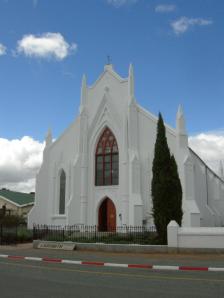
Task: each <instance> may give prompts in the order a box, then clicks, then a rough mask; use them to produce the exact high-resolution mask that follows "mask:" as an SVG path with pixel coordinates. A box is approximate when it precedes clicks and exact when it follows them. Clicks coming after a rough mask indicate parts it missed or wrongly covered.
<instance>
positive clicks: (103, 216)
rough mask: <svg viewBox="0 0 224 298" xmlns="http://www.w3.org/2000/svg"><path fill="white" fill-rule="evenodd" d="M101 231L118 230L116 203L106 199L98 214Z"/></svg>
mask: <svg viewBox="0 0 224 298" xmlns="http://www.w3.org/2000/svg"><path fill="white" fill-rule="evenodd" d="M98 225H99V226H98V228H99V231H115V230H116V208H115V206H114V203H113V202H112V201H111V200H110V199H109V198H106V199H105V200H103V202H102V203H101V205H100V208H99V214H98Z"/></svg>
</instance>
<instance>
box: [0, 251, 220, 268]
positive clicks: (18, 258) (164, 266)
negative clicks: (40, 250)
mask: <svg viewBox="0 0 224 298" xmlns="http://www.w3.org/2000/svg"><path fill="white" fill-rule="evenodd" d="M0 258H4V259H10V260H27V261H38V262H47V263H61V264H71V265H89V266H102V267H119V268H138V269H152V270H172V271H212V272H221V271H222V272H224V267H194V266H173V265H171V266H168V265H150V264H118V263H104V262H89V261H75V260H65V259H58V258H48V257H44V258H39V257H24V256H12V255H0Z"/></svg>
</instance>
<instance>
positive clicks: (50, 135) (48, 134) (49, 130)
mask: <svg viewBox="0 0 224 298" xmlns="http://www.w3.org/2000/svg"><path fill="white" fill-rule="evenodd" d="M45 143H46V147H49V146H50V145H51V144H52V133H51V129H50V128H49V129H48V132H47V135H46V137H45Z"/></svg>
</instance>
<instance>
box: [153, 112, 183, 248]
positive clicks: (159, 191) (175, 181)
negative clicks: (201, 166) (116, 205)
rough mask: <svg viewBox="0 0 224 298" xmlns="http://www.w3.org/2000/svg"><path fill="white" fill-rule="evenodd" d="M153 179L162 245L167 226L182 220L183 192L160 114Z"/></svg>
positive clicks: (155, 207) (155, 213)
mask: <svg viewBox="0 0 224 298" xmlns="http://www.w3.org/2000/svg"><path fill="white" fill-rule="evenodd" d="M152 172H153V178H152V187H151V189H152V202H153V210H152V211H153V218H154V223H155V226H156V229H157V233H158V237H159V240H160V242H161V243H166V242H167V225H168V224H169V222H170V221H171V220H176V221H177V222H178V223H179V224H180V223H181V219H182V209H181V205H182V190H181V184H180V179H179V176H178V172H177V165H176V162H175V159H174V157H173V156H171V155H170V150H169V147H168V144H167V139H166V130H165V126H164V122H163V118H162V115H161V114H160V113H159V119H158V124H157V137H156V143H155V149H154V160H153V167H152Z"/></svg>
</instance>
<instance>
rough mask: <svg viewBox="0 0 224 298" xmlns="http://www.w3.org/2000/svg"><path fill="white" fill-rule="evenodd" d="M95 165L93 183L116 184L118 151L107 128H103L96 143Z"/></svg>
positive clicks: (114, 139) (114, 140) (113, 138)
mask: <svg viewBox="0 0 224 298" xmlns="http://www.w3.org/2000/svg"><path fill="white" fill-rule="evenodd" d="M95 165H96V166H95V169H96V171H95V185H97V186H100V185H118V179H119V152H118V146H117V141H116V138H115V137H114V134H113V133H112V131H111V130H110V129H109V128H105V130H104V131H103V133H102V135H101V137H100V139H99V142H98V144H97V148H96V156H95Z"/></svg>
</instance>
